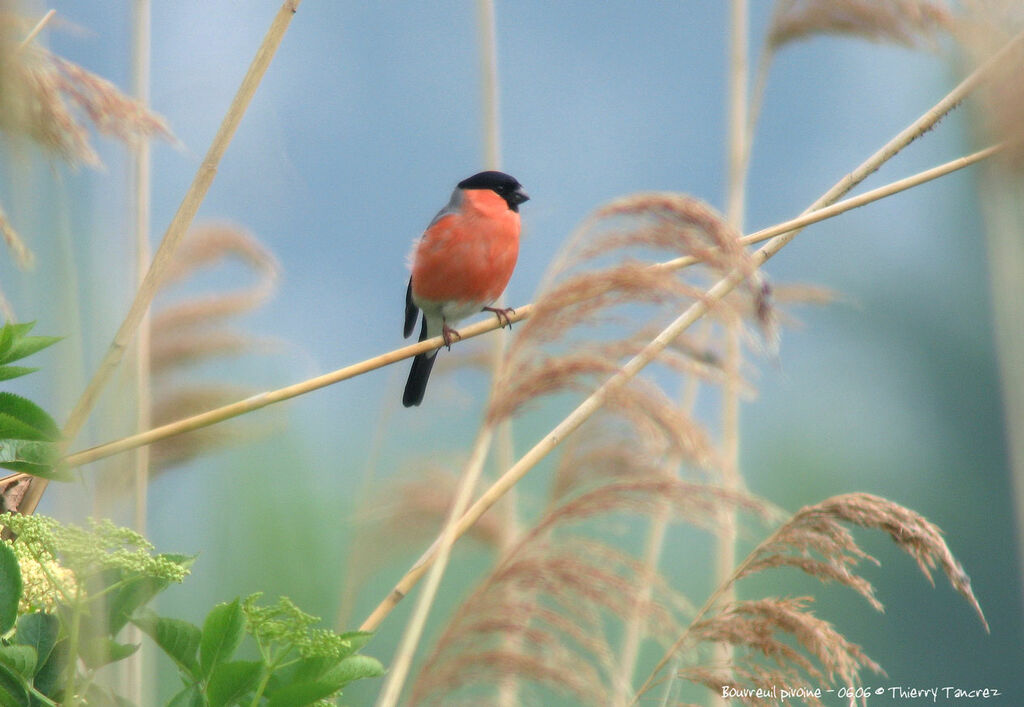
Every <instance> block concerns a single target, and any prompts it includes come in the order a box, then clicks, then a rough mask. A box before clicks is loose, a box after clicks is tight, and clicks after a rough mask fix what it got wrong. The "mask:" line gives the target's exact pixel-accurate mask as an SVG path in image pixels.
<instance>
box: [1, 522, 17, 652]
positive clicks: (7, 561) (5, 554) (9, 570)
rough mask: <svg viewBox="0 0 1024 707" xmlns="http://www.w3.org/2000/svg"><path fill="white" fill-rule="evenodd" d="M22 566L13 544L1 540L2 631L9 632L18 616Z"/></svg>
mask: <svg viewBox="0 0 1024 707" xmlns="http://www.w3.org/2000/svg"><path fill="white" fill-rule="evenodd" d="M21 589H22V586H21V568H20V567H18V558H17V557H16V556H15V554H14V550H13V549H11V546H10V545H8V544H7V543H5V542H0V633H7V632H8V631H10V630H11V628H12V627H13V626H14V622H15V620H16V619H17V618H18V602H19V601H21Z"/></svg>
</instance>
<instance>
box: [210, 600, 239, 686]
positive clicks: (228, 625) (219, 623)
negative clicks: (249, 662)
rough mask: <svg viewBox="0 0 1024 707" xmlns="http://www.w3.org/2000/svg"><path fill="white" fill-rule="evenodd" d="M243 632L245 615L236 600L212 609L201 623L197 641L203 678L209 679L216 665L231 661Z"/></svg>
mask: <svg viewBox="0 0 1024 707" xmlns="http://www.w3.org/2000/svg"><path fill="white" fill-rule="evenodd" d="M244 632H245V614H243V613H242V605H241V604H240V603H239V601H238V599H235V600H234V601H233V602H231V603H230V604H218V605H217V606H215V607H213V610H212V611H210V613H209V614H207V616H206V621H204V622H203V635H202V638H201V639H200V641H199V666H200V667H201V668H202V674H203V677H209V676H210V673H212V672H213V669H214V668H215V667H217V664H218V663H221V662H223V661H227V660H230V659H231V656H232V655H234V653H235V650H237V649H238V645H239V644H240V643H241V642H242V637H243V635H244Z"/></svg>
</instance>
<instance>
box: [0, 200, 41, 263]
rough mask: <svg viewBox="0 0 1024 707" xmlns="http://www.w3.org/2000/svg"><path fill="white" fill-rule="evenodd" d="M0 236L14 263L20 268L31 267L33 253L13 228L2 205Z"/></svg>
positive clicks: (0, 209) (33, 261)
mask: <svg viewBox="0 0 1024 707" xmlns="http://www.w3.org/2000/svg"><path fill="white" fill-rule="evenodd" d="M0 237H2V238H3V239H4V243H6V244H7V250H9V251H10V253H11V255H12V256H13V257H14V264H15V265H17V266H18V267H19V268H21V269H22V270H29V269H31V268H32V266H33V265H34V264H35V259H36V258H35V254H34V253H32V251H31V250H29V247H28V246H27V245H25V241H23V240H22V239H21V236H19V235H18V232H17V231H15V230H14V226H12V225H11V221H10V219H8V218H7V212H5V211H4V209H3V207H2V206H0Z"/></svg>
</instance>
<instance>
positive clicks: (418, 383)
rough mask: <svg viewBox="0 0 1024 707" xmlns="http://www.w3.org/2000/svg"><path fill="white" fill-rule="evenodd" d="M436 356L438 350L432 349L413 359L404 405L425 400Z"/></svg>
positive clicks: (406, 385) (403, 397)
mask: <svg viewBox="0 0 1024 707" xmlns="http://www.w3.org/2000/svg"><path fill="white" fill-rule="evenodd" d="M436 358H437V351H431V352H430V353H429V354H420V355H419V356H417V357H416V358H414V359H413V360H412V369H411V370H410V371H409V380H408V381H406V383H405V394H404V395H403V396H402V405H405V406H406V407H407V408H408V407H412V406H413V405H419V404H420V403H422V402H423V393H424V392H426V390H427V380H428V379H429V378H430V369H431V368H433V367H434V360H435V359H436Z"/></svg>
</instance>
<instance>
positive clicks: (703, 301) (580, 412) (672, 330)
mask: <svg viewBox="0 0 1024 707" xmlns="http://www.w3.org/2000/svg"><path fill="white" fill-rule="evenodd" d="M1022 41H1024V32H1021V33H1020V34H1018V35H1017V36H1016V37H1014V39H1012V40H1011V41H1010V42H1008V43H1007V45H1006V46H1005V47H1004V48H1003V49H1002V50H1000V51H999V52H998V53H997V54H996V55H994V56H993V57H992V58H990V59H989V60H988V61H986V62H985V63H984V64H982V65H981V66H980V67H979V68H977V69H975V70H974V71H973V72H972V73H971V74H970V75H969V76H968V77H967V78H965V79H964V80H963V81H961V82H960V84H958V85H957V86H956V87H955V88H954V89H953V90H952V91H950V92H949V93H948V94H946V95H945V96H944V97H943V98H942V99H941V100H939V102H938V103H936V104H935V105H934V106H932V108H930V109H929V110H928V111H926V112H925V113H924V114H923V115H921V117H919V118H918V119H917V120H915V121H914V122H913V123H911V124H910V125H908V126H907V127H906V128H905V129H903V130H902V131H900V132H899V133H898V134H897V135H896V136H895V137H893V138H892V139H891V140H889V141H888V142H887V143H886V144H885V145H883V146H882V147H881V148H879V149H878V150H877V151H876V152H875V153H874V154H873V155H871V156H870V157H869V158H868V159H867V160H865V161H864V162H863V163H861V165H860V166H858V167H857V168H856V169H854V170H853V171H852V172H850V173H849V174H847V175H846V176H845V177H843V178H842V179H840V180H839V182H837V183H836V184H835V185H834V186H832V187H831V188H830V189H829V190H828V191H826V192H825V193H824V194H823V195H822V196H821V197H819V198H818V199H817V200H816V201H815V202H814V203H813V204H811V205H810V206H809V207H808V208H807V210H806V211H805V215H809V214H810V212H813V211H814V210H817V209H822V208H823V207H826V206H827V205H829V204H832V203H834V202H835V201H836V200H837V199H838V198H839V197H841V196H842V195H843V194H846V193H847V192H849V191H850V190H851V189H853V188H854V187H856V186H857V185H858V184H860V183H861V182H862V181H863V180H864V179H866V178H867V177H868V176H869V175H871V174H872V173H873V172H875V171H876V170H877V169H878V168H879V167H881V166H882V165H883V164H884V163H885V162H886V161H888V160H889V159H890V158H892V157H893V156H894V155H896V154H897V153H899V152H900V150H902V149H903V148H905V147H906V146H907V145H909V144H910V143H911V142H913V141H914V140H916V139H917V138H918V137H920V136H921V135H923V134H924V133H925V132H927V131H928V130H930V129H931V128H932V127H934V125H935V124H936V123H937V122H938V121H939V120H941V119H942V117H943V116H945V115H946V114H947V113H948V112H949V111H951V110H953V108H955V107H956V106H957V105H959V104H960V102H961V101H962V100H963V99H964V98H965V97H966V96H967V95H968V94H969V93H970V91H971V90H973V89H974V88H975V87H976V86H977V85H978V84H979V83H980V82H981V81H982V79H983V78H984V76H985V74H986V73H987V72H988V71H989V70H990V69H991V68H992V67H994V66H996V65H997V63H998V62H999V61H1001V60H1002V58H1003V57H1004V56H1006V55H1007V54H1008V53H1009V52H1010V51H1013V49H1014V48H1015V47H1016V45H1017V44H1019V43H1021V42H1022ZM799 232H800V229H799V228H797V229H790V230H787V231H786V232H784V233H782V234H781V235H776V236H774V237H773V238H771V240H769V241H768V242H767V243H765V245H763V246H762V247H761V248H759V249H758V250H757V251H755V252H754V253H753V254H752V255H751V259H752V263H753V266H754V267H755V268H760V267H761V266H762V265H763V264H764V263H765V262H767V261H768V260H769V259H770V258H772V257H773V256H774V255H775V254H777V253H778V252H779V251H780V250H782V248H784V247H785V246H786V245H788V244H789V242H790V241H792V240H793V238H795V237H796V235H797V234H798V233H799ZM744 279H745V276H744V274H743V273H742V272H740V271H738V270H733V271H732V272H730V273H729V274H727V275H726V276H725V277H723V278H722V279H721V280H719V281H718V282H716V283H715V284H714V285H713V286H712V287H711V288H710V289H708V290H707V291H706V292H705V293H704V296H703V297H701V298H700V299H698V300H697V301H695V302H694V303H693V304H691V305H690V306H689V307H688V308H687V309H686V310H685V311H684V312H683V313H682V314H680V315H679V317H677V318H676V319H675V321H673V322H672V323H671V324H669V325H668V326H667V327H666V328H665V329H663V330H662V332H661V333H660V334H658V335H657V336H656V337H655V338H654V339H653V340H651V342H650V343H649V344H648V345H647V346H645V347H644V348H643V349H642V350H641V351H640V352H639V353H637V354H636V355H635V356H634V357H633V358H632V359H630V360H629V361H628V362H627V363H626V364H625V365H624V366H623V367H622V368H620V369H619V370H618V372H616V373H615V374H614V375H613V376H612V377H611V378H609V379H608V380H607V381H605V382H604V383H603V384H602V385H601V386H600V387H599V388H598V389H597V390H595V391H594V392H593V393H591V394H590V395H589V396H588V397H587V398H585V399H584V400H583V402H582V403H580V405H579V406H578V407H577V408H576V409H575V410H573V411H572V412H571V413H569V415H567V416H566V417H565V418H564V419H563V420H562V421H561V422H560V423H558V424H557V425H555V427H554V428H553V429H552V430H551V431H550V432H549V433H548V434H547V435H545V436H544V437H543V438H542V439H541V440H540V441H539V442H537V443H536V444H535V445H534V446H533V447H532V448H531V449H530V450H529V451H528V452H527V453H526V454H524V455H523V456H522V457H520V459H519V461H518V462H516V463H515V464H514V465H513V466H512V467H510V468H509V469H508V470H507V471H506V472H505V473H504V474H503V475H502V476H501V477H500V478H499V479H497V480H496V481H495V482H494V483H493V484H492V485H491V487H490V488H489V489H487V490H486V491H485V492H484V493H483V495H481V496H480V498H479V499H477V501H476V502H475V503H474V504H473V505H472V506H471V507H470V508H469V510H468V511H466V513H465V515H463V516H462V518H460V519H459V524H458V528H457V535H458V536H461V535H463V534H464V533H465V532H466V531H467V530H469V529H470V528H471V527H472V526H473V525H474V524H475V523H476V521H477V520H479V519H480V517H481V516H482V515H483V514H484V513H486V512H487V510H488V509H490V508H491V506H493V505H494V504H495V503H497V502H498V500H500V499H501V497H502V496H504V495H505V493H506V492H508V490H509V489H511V488H512V487H513V486H515V485H516V484H517V483H518V482H519V481H520V479H522V478H523V477H524V476H525V475H526V474H527V472H529V471H530V469H532V468H533V467H534V466H536V465H537V464H538V463H539V462H540V461H541V460H542V459H544V458H545V457H546V456H547V455H548V454H549V453H551V451H552V450H554V448H555V447H557V446H558V445H559V444H561V442H562V441H563V440H564V439H565V438H566V437H567V436H568V435H570V434H572V433H573V432H574V431H576V430H577V429H578V428H579V427H580V426H581V425H582V424H583V423H584V422H586V421H587V420H588V419H589V418H590V417H591V416H592V415H593V414H594V413H595V412H597V411H598V410H599V409H600V408H601V407H602V406H603V405H604V402H605V400H606V399H607V398H608V396H609V395H610V394H611V393H614V392H615V391H617V390H618V389H619V388H621V387H622V386H624V385H625V384H626V383H627V382H629V380H631V379H632V378H633V377H635V376H636V375H637V374H638V373H639V372H640V371H641V370H643V369H644V368H645V367H646V366H647V365H648V364H649V363H650V362H651V361H653V360H654V359H655V358H656V357H657V356H658V355H659V354H660V353H661V352H662V351H663V350H664V349H665V348H666V347H667V346H668V345H669V344H670V343H671V342H672V341H675V340H676V339H678V338H679V336H680V335H681V334H682V333H683V332H684V331H686V329H688V328H689V327H690V326H692V325H693V324H694V323H695V322H696V321H698V320H699V319H700V318H701V317H703V316H704V315H705V314H707V312H708V311H710V308H711V307H712V305H714V304H715V303H717V302H718V301H720V300H721V299H722V298H723V297H725V296H726V295H727V294H729V293H730V292H731V291H732V290H733V289H735V288H736V286H737V285H739V284H740V283H741V282H743V280H744ZM437 555H438V551H437V543H436V541H435V545H434V547H432V548H431V549H430V550H428V551H427V552H426V553H425V554H424V556H423V557H421V558H420V559H419V560H418V561H417V562H416V564H414V565H413V566H412V567H411V568H410V569H409V570H408V572H406V574H405V575H404V576H403V577H402V578H401V579H400V580H399V581H398V583H397V584H396V585H395V586H394V588H393V589H392V590H391V591H390V592H389V593H388V595H387V596H386V597H385V598H384V599H383V600H382V601H381V603H380V604H378V605H377V607H376V608H375V609H374V610H373V612H371V614H370V615H369V616H368V617H367V618H366V620H365V621H364V622H363V625H362V626H361V627H360V629H361V630H364V631H373V630H375V629H376V628H377V627H378V626H379V625H380V623H381V622H382V621H383V620H384V618H385V617H387V615H388V614H390V613H391V611H392V610H393V609H394V607H395V606H397V605H398V603H399V602H400V601H401V600H402V599H403V598H404V597H405V596H406V594H408V592H409V591H410V590H411V589H412V588H413V587H414V586H415V585H416V583H417V582H419V580H420V578H422V576H423V574H424V573H425V572H426V571H427V569H428V568H429V567H430V565H431V564H432V563H433V561H434V560H435V558H436V557H437Z"/></svg>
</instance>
